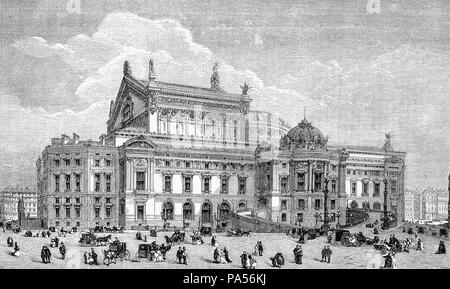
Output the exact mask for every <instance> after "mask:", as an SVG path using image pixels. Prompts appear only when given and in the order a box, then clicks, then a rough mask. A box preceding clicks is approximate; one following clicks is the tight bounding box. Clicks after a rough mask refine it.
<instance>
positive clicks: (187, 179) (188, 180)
mask: <svg viewBox="0 0 450 289" xmlns="http://www.w3.org/2000/svg"><path fill="white" fill-rule="evenodd" d="M184 191H185V192H186V193H190V192H191V176H185V177H184Z"/></svg>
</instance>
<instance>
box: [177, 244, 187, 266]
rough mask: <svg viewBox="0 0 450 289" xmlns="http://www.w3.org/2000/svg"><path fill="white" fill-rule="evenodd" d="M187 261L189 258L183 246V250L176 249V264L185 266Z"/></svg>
mask: <svg viewBox="0 0 450 289" xmlns="http://www.w3.org/2000/svg"><path fill="white" fill-rule="evenodd" d="M187 259H189V256H188V254H187V251H186V247H184V246H183V248H181V246H180V247H178V250H177V261H178V264H184V265H187Z"/></svg>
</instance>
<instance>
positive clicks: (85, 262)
mask: <svg viewBox="0 0 450 289" xmlns="http://www.w3.org/2000/svg"><path fill="white" fill-rule="evenodd" d="M83 258H84V264H87V263H88V254H87V252H84V254H83Z"/></svg>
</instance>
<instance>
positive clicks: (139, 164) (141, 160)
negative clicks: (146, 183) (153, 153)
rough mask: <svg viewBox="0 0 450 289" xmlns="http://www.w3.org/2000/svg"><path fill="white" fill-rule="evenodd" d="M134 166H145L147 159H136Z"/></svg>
mask: <svg viewBox="0 0 450 289" xmlns="http://www.w3.org/2000/svg"><path fill="white" fill-rule="evenodd" d="M136 166H137V167H146V166H147V160H146V159H137V161H136Z"/></svg>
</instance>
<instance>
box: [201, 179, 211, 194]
mask: <svg viewBox="0 0 450 289" xmlns="http://www.w3.org/2000/svg"><path fill="white" fill-rule="evenodd" d="M210 181H211V178H210V177H203V192H204V193H205V194H208V193H209V192H210V189H211V188H210Z"/></svg>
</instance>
